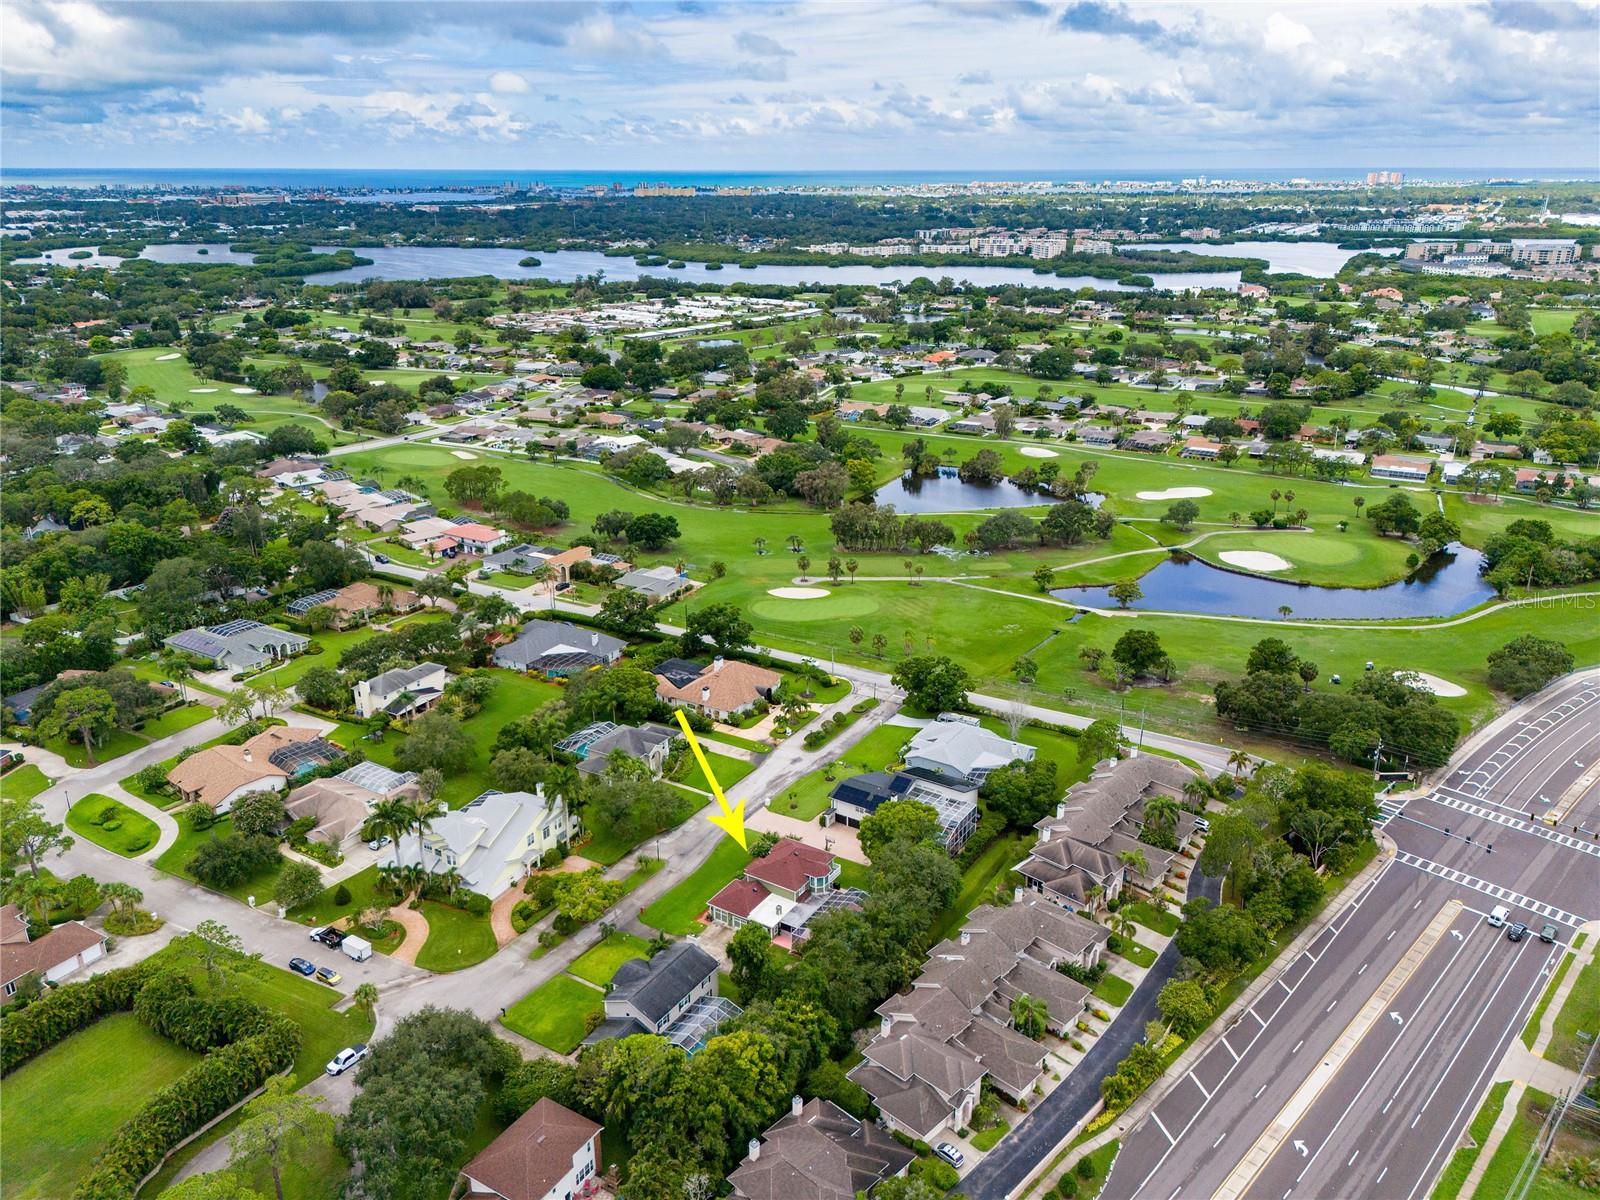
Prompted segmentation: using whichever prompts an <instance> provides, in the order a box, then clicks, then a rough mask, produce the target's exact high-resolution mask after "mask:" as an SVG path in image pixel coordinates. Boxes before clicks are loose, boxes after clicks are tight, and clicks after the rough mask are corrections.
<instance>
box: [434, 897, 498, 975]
mask: <svg viewBox="0 0 1600 1200" xmlns="http://www.w3.org/2000/svg"><path fill="white" fill-rule="evenodd" d="M422 915H423V916H424V917H426V918H427V919H428V940H427V941H426V942H424V943H423V945H422V949H421V950H419V951H418V952H417V966H419V967H421V968H422V969H423V970H424V971H440V972H443V971H459V970H461V969H462V968H464V967H471V966H476V965H477V964H478V963H481V962H482V961H483V960H484V959H486V958H490V957H492V956H493V955H494V952H495V950H496V949H498V947H497V946H496V944H495V940H494V930H493V929H492V928H491V927H490V925H489V918H488V917H475V916H473V915H472V914H471V913H469V912H466V911H464V910H462V909H459V908H451V907H450V906H449V905H446V904H436V903H434V902H433V901H432V900H424V901H423V902H422Z"/></svg>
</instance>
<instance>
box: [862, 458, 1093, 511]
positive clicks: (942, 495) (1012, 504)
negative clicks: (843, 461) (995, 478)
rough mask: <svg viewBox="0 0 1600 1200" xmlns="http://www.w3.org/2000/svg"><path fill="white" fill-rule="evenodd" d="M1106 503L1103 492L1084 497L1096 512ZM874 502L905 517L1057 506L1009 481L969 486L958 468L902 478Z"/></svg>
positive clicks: (1048, 497) (883, 489)
mask: <svg viewBox="0 0 1600 1200" xmlns="http://www.w3.org/2000/svg"><path fill="white" fill-rule="evenodd" d="M1103 499H1105V497H1104V496H1102V495H1101V494H1100V493H1099V492H1089V493H1087V494H1086V495H1085V496H1084V501H1085V502H1086V503H1087V504H1089V505H1090V506H1091V507H1093V508H1099V507H1100V501H1101V500H1103ZM873 500H874V501H876V502H877V503H878V504H892V505H894V510H895V512H897V513H900V514H901V515H902V516H920V515H923V514H927V513H958V512H982V511H983V510H984V509H989V508H1039V507H1041V506H1043V505H1046V504H1054V503H1055V497H1053V496H1051V495H1050V493H1048V492H1041V491H1039V490H1037V489H1035V488H1026V487H1021V486H1019V485H1018V484H1015V483H1012V482H1011V480H1009V479H1002V480H1001V481H1000V482H999V483H966V482H964V481H963V480H962V479H961V477H960V476H959V475H958V474H957V473H956V468H955V467H940V468H939V473H938V474H937V475H930V476H924V477H919V476H916V475H902V476H901V477H900V478H899V479H896V480H895V481H894V482H893V483H886V484H884V485H883V486H882V487H881V488H879V489H878V491H877V494H876V495H875V496H874V497H873Z"/></svg>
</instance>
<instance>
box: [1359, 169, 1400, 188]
mask: <svg viewBox="0 0 1600 1200" xmlns="http://www.w3.org/2000/svg"><path fill="white" fill-rule="evenodd" d="M1405 181H1406V173H1405V172H1404V171H1368V172H1367V186H1368V187H1399V186H1400V185H1401V184H1402V183H1404V182H1405Z"/></svg>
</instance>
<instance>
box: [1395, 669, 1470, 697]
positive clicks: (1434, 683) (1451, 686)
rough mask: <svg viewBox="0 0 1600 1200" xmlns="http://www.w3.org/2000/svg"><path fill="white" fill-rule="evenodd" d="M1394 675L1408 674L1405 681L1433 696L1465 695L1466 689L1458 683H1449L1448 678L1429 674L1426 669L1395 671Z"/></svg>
mask: <svg viewBox="0 0 1600 1200" xmlns="http://www.w3.org/2000/svg"><path fill="white" fill-rule="evenodd" d="M1395 674H1396V675H1401V674H1404V675H1409V676H1410V677H1411V678H1410V679H1409V680H1408V681H1407V682H1410V683H1411V684H1412V685H1413V686H1414V687H1416V688H1418V689H1419V690H1421V691H1424V692H1432V693H1433V694H1434V695H1435V696H1465V695H1466V694H1467V689H1466V688H1464V687H1462V686H1461V685H1460V684H1456V683H1451V682H1450V681H1449V680H1448V679H1440V678H1439V677H1438V676H1437V675H1429V674H1428V673H1427V672H1426V671H1405V672H1401V671H1396V672H1395Z"/></svg>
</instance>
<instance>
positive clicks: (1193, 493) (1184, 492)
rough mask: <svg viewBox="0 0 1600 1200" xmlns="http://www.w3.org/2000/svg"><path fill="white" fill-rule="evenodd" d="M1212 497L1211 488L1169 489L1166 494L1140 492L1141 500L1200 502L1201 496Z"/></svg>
mask: <svg viewBox="0 0 1600 1200" xmlns="http://www.w3.org/2000/svg"><path fill="white" fill-rule="evenodd" d="M1209 495H1211V489H1210V488H1202V487H1179V488H1168V489H1167V490H1166V491H1164V492H1140V493H1139V499H1141V500H1198V499H1199V498H1200V497H1201V496H1209Z"/></svg>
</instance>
